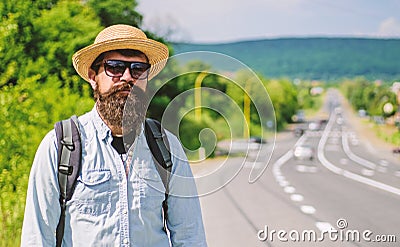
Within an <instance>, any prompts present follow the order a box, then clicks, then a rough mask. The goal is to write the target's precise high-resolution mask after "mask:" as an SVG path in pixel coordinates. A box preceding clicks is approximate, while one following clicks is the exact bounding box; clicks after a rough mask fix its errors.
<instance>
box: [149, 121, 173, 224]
mask: <svg viewBox="0 0 400 247" xmlns="http://www.w3.org/2000/svg"><path fill="white" fill-rule="evenodd" d="M145 135H146V140H147V145H148V146H149V148H150V151H151V153H152V155H153V158H154V160H155V162H154V163H155V164H156V168H157V171H158V173H159V174H160V177H161V180H162V182H163V184H164V187H165V199H164V201H163V203H162V208H163V218H164V231H166V229H167V219H168V204H167V199H168V194H169V178H170V175H171V170H172V160H171V153H170V151H169V143H168V139H167V136H166V134H165V131H164V129H163V128H162V127H161V124H160V122H158V121H157V120H154V119H151V118H146V122H145Z"/></svg>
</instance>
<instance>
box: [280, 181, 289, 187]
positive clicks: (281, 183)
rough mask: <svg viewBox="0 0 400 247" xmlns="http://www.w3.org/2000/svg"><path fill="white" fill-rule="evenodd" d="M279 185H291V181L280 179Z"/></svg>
mask: <svg viewBox="0 0 400 247" xmlns="http://www.w3.org/2000/svg"><path fill="white" fill-rule="evenodd" d="M279 185H280V186H281V187H286V186H288V185H289V182H288V181H286V180H282V181H279Z"/></svg>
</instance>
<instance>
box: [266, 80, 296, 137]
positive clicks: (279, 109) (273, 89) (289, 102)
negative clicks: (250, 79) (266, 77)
mask: <svg viewBox="0 0 400 247" xmlns="http://www.w3.org/2000/svg"><path fill="white" fill-rule="evenodd" d="M266 88H267V91H268V93H269V96H270V98H271V101H272V104H273V106H274V109H275V117H276V125H277V126H276V127H277V130H282V129H283V128H284V127H285V125H286V123H289V122H291V121H292V116H293V115H294V114H295V113H296V111H297V110H298V109H299V106H298V101H297V91H296V89H295V87H294V85H293V84H292V83H291V82H290V81H288V80H284V79H282V80H270V81H267V82H266Z"/></svg>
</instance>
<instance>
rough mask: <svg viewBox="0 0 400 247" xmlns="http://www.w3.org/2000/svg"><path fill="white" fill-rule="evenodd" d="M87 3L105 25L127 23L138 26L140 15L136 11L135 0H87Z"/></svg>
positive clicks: (140, 20)
mask: <svg viewBox="0 0 400 247" xmlns="http://www.w3.org/2000/svg"><path fill="white" fill-rule="evenodd" d="M87 4H88V5H89V6H90V7H91V8H92V9H93V10H94V11H95V12H96V14H97V16H98V17H99V18H100V20H101V24H102V25H103V26H105V27H108V26H111V25H114V24H128V25H131V26H136V27H139V26H140V25H141V23H142V19H143V17H142V15H141V14H139V13H138V12H136V10H135V9H136V6H137V5H138V4H137V1H135V0H129V1H114V0H89V1H88V2H87Z"/></svg>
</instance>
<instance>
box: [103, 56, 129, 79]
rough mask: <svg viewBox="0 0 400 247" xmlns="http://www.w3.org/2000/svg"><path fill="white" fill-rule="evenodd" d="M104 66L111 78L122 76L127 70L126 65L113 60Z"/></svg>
mask: <svg viewBox="0 0 400 247" xmlns="http://www.w3.org/2000/svg"><path fill="white" fill-rule="evenodd" d="M104 66H105V71H106V74H107V75H108V76H111V77H119V76H122V75H123V74H124V72H125V69H126V66H125V64H124V63H123V62H120V61H112V60H110V61H106V62H105V63H104Z"/></svg>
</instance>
